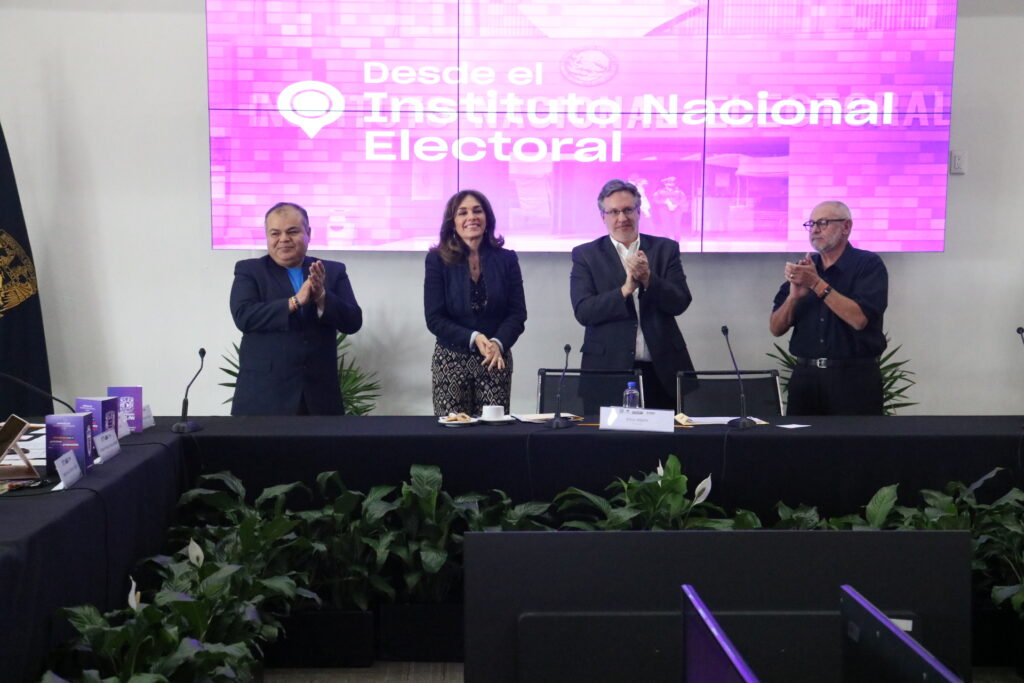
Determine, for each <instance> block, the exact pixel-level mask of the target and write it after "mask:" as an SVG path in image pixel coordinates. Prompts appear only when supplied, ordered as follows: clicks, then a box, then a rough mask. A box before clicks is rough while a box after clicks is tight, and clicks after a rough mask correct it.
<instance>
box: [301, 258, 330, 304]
mask: <svg viewBox="0 0 1024 683" xmlns="http://www.w3.org/2000/svg"><path fill="white" fill-rule="evenodd" d="M326 277H327V269H326V268H325V267H324V262H323V261H313V263H312V265H310V266H309V277H308V278H307V279H306V282H305V283H303V285H305V284H309V294H310V296H311V297H312V299H313V301H314V302H316V304H317V306H321V305H323V300H324V297H325V296H326V295H327V290H326V289H325V288H324V280H325V278H326Z"/></svg>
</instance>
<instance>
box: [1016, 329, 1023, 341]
mask: <svg viewBox="0 0 1024 683" xmlns="http://www.w3.org/2000/svg"><path fill="white" fill-rule="evenodd" d="M1017 334H1019V335H1020V340H1021V342H1024V327H1018V328H1017Z"/></svg>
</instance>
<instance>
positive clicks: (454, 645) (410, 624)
mask: <svg viewBox="0 0 1024 683" xmlns="http://www.w3.org/2000/svg"><path fill="white" fill-rule="evenodd" d="M462 634H463V605H461V604H451V603H435V604H419V605H381V606H380V608H379V612H378V616H377V637H378V639H377V656H378V657H379V658H380V659H384V660H390V661H400V662H461V661H462V660H463V649H462Z"/></svg>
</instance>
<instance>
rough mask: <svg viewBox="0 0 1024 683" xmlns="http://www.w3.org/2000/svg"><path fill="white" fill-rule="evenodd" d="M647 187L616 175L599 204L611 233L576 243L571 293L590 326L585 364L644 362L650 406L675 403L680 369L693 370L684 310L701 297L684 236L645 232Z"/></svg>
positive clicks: (577, 313)
mask: <svg viewBox="0 0 1024 683" xmlns="http://www.w3.org/2000/svg"><path fill="white" fill-rule="evenodd" d="M640 202H641V199H640V191H639V190H638V189H637V188H636V186H635V185H633V184H632V183H627V182H624V181H622V180H610V181H608V182H607V183H605V185H604V187H602V188H601V192H600V194H599V195H598V197H597V206H598V209H599V210H600V212H601V217H602V219H603V220H604V225H605V228H606V229H607V230H608V234H607V235H604V236H602V237H599V238H598V239H596V240H594V241H593V242H588V243H586V244H581V245H580V246H578V247H576V248H575V249H573V250H572V274H571V276H570V279H569V294H570V298H571V299H572V308H573V313H574V314H575V316H576V320H578V321H579V323H580V324H581V325H583V326H584V327H585V328H586V329H585V332H584V336H583V348H582V349H581V350H582V353H583V362H582V367H583V368H584V369H586V368H604V369H616V370H621V369H630V368H641V369H642V370H643V377H644V394H645V407H647V408H665V409H671V410H675V407H676V373H677V372H678V371H681V370H693V362H692V361H691V360H690V354H689V352H688V351H687V349H686V342H685V341H683V335H682V333H681V332H680V331H679V326H678V325H677V324H676V316H678V315H681V314H682V313H683V311H685V310H686V309H687V307H689V305H690V302H691V301H692V300H693V297H692V296H691V295H690V290H689V288H688V287H687V286H686V275H685V274H684V273H683V266H682V263H681V262H680V260H679V243H678V242H675V241H674V240H670V239H667V238H664V237H654V236H652V235H643V234H640V232H639V226H640Z"/></svg>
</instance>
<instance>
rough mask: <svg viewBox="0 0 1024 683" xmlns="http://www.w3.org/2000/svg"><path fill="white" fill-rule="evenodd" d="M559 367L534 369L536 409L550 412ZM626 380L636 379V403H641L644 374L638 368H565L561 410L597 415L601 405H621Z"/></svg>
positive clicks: (554, 398) (632, 380) (539, 411)
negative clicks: (638, 397)
mask: <svg viewBox="0 0 1024 683" xmlns="http://www.w3.org/2000/svg"><path fill="white" fill-rule="evenodd" d="M561 376H562V370H561V369H560V368H555V369H551V368H541V369H540V370H538V371H537V412H538V413H553V412H555V404H556V402H557V395H558V379H559V377H561ZM627 382H636V386H637V389H639V390H640V405H641V407H642V406H643V405H644V378H643V374H642V372H641V371H640V370H638V369H630V370H582V369H580V368H569V369H568V370H566V371H565V382H564V383H563V385H562V406H561V408H562V412H563V413H573V414H574V415H580V416H583V415H597V414H598V413H599V412H601V406H619V405H622V392H623V391H624V390H625V389H626V383H627Z"/></svg>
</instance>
